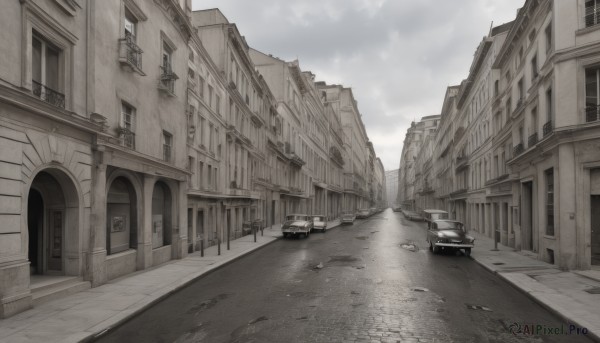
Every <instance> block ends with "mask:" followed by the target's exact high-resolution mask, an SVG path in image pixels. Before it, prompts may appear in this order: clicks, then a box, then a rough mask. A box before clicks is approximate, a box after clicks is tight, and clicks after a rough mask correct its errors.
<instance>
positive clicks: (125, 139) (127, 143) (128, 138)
mask: <svg viewBox="0 0 600 343" xmlns="http://www.w3.org/2000/svg"><path fill="white" fill-rule="evenodd" d="M117 132H118V133H119V140H120V141H121V145H122V146H124V147H126V148H129V149H135V133H134V132H133V131H131V130H130V129H128V128H124V127H120V128H119V129H118V131H117Z"/></svg>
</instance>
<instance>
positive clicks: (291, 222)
mask: <svg viewBox="0 0 600 343" xmlns="http://www.w3.org/2000/svg"><path fill="white" fill-rule="evenodd" d="M312 228H313V221H312V217H310V216H309V215H307V214H288V215H287V216H286V217H285V222H283V225H281V231H282V232H283V237H284V238H286V237H290V236H292V237H296V236H300V237H308V235H309V234H310V231H311V230H312Z"/></svg>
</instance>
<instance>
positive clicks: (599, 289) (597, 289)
mask: <svg viewBox="0 0 600 343" xmlns="http://www.w3.org/2000/svg"><path fill="white" fill-rule="evenodd" d="M585 291H586V292H588V293H590V294H600V287H594V288H590V289H586V290H585Z"/></svg>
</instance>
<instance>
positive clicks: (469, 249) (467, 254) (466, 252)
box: [465, 248, 471, 257]
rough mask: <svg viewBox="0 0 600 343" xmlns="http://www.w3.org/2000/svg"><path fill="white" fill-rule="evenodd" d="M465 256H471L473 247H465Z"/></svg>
mask: <svg viewBox="0 0 600 343" xmlns="http://www.w3.org/2000/svg"><path fill="white" fill-rule="evenodd" d="M465 256H467V257H469V256H471V248H465Z"/></svg>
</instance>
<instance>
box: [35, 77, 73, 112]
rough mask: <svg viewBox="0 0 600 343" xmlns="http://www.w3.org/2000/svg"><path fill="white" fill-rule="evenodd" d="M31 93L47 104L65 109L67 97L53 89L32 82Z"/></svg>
mask: <svg viewBox="0 0 600 343" xmlns="http://www.w3.org/2000/svg"><path fill="white" fill-rule="evenodd" d="M31 83H32V87H31V92H32V93H33V95H35V96H37V97H39V98H40V99H42V100H44V101H45V102H47V103H49V104H51V105H54V106H56V107H60V108H65V95H64V94H62V93H59V92H57V91H55V90H54V89H52V88H49V87H46V86H44V85H43V84H41V83H39V82H37V81H35V80H31Z"/></svg>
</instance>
